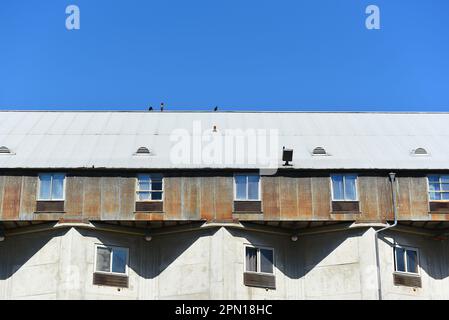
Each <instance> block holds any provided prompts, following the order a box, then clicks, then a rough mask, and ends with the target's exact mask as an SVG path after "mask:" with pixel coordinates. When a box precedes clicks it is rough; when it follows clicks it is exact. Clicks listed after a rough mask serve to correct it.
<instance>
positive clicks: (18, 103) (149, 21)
mask: <svg viewBox="0 0 449 320" xmlns="http://www.w3.org/2000/svg"><path fill="white" fill-rule="evenodd" d="M69 4H76V5H78V6H79V8H80V10H81V29H80V30H76V31H68V30H67V29H66V28H65V19H66V17H67V15H66V14H65V8H66V7H67V6H68V5H69ZM369 4H376V5H378V6H379V7H380V10H381V30H367V29H366V28H365V18H366V16H367V15H366V14H365V8H366V6H367V5H369ZM161 101H164V102H165V103H166V105H167V108H168V109H171V110H179V109H194V110H198V109H211V108H213V107H214V106H216V105H217V106H219V107H220V108H221V109H227V110H236V109H237V110H318V111H328V110H339V111H350V110H358V111H367V110H371V111H386V110H390V111H449V1H448V0H394V1H393V0H371V1H365V0H285V1H281V0H280V1H275V0H270V1H266V0H189V1H186V0H151V1H147V0H127V1H125V0H114V1H110V0H108V1H106V0H72V1H65V0H58V1H50V0H47V1H43V0H42V1H31V0H29V1H23V0H1V2H0V109H132V110H145V109H146V108H147V106H149V105H153V106H155V107H157V106H158V105H159V103H160V102H161Z"/></svg>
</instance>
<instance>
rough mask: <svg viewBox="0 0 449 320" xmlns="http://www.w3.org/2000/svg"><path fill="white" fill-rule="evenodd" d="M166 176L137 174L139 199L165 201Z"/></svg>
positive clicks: (137, 196)
mask: <svg viewBox="0 0 449 320" xmlns="http://www.w3.org/2000/svg"><path fill="white" fill-rule="evenodd" d="M163 193H164V177H163V176H162V174H139V175H137V188H136V200H137V201H163V199H164V197H163Z"/></svg>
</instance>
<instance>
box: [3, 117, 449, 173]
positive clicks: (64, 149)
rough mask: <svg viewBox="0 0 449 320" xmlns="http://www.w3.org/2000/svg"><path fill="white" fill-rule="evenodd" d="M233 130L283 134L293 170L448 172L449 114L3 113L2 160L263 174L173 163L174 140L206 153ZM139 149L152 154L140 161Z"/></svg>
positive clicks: (20, 164)
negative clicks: (419, 152)
mask: <svg viewBox="0 0 449 320" xmlns="http://www.w3.org/2000/svg"><path fill="white" fill-rule="evenodd" d="M199 126H200V127H201V131H199V130H197V131H198V132H201V134H202V135H203V136H202V138H201V134H200V137H199V136H198V132H196V133H195V135H196V136H191V135H192V134H193V133H194V132H195V130H194V128H195V127H196V128H198V127H199ZM214 127H215V129H216V130H215V131H216V132H214V130H213V128H214ZM230 129H231V130H233V129H240V130H243V131H246V130H250V131H251V130H259V131H256V132H259V134H261V132H262V133H264V130H266V132H267V133H268V131H267V130H269V129H274V130H277V132H278V135H277V138H276V139H278V140H277V144H278V145H277V148H276V150H277V151H276V152H277V154H276V162H277V165H278V166H282V163H283V162H282V161H281V157H282V147H283V146H285V147H286V148H291V149H293V150H294V153H293V162H292V165H293V168H313V169H434V170H436V169H449V114H447V113H309V112H154V111H153V112H86V111H80V112H53V111H49V112H48V111H47V112H44V111H42V112H40V111H36V112H28V111H27V112H23V111H22V112H16V111H4V112H0V147H1V146H6V147H8V148H9V149H10V150H11V151H12V154H10V155H5V154H0V168H92V167H95V168H129V169H132V168H135V169H145V168H146V169H151V168H155V169H163V168H164V169H165V168H258V167H259V166H260V165H259V164H254V163H237V161H235V162H234V163H225V161H223V162H221V163H220V162H219V161H218V162H215V163H209V162H207V161H203V160H204V159H202V158H201V159H200V160H198V159H196V160H192V161H190V162H189V163H177V162H175V161H173V152H174V149H175V148H176V144H177V143H178V144H177V148H178V149H179V147H180V146H181V145H180V144H179V141H180V140H176V141H175V140H173V134H174V133H177V132H178V133H180V134H181V135H183V136H188V137H190V141H191V142H192V145H193V141H194V140H195V139H198V138H200V139H204V140H195V141H202V142H201V148H202V150H203V152H205V151H204V149H207V147H205V146H206V145H207V141H208V139H209V138H210V137H216V136H217V135H221V136H224V135H229V134H228V132H230V131H229V130H230ZM237 134H239V133H237ZM171 138H172V139H171ZM183 141H184V142H183V145H182V146H184V147H186V149H184V150H187V149H189V150H190V151H191V157H192V159H193V157H194V156H195V155H198V154H201V152H199V151H198V148H197V147H195V146H191V145H188V146H187V142H186V141H189V140H183ZM248 141H250V140H248ZM258 141H259V140H258ZM268 141H269V140H268ZM251 144H253V142H250V143H249V145H250V146H251ZM272 145H273V144H272ZM141 146H145V147H147V148H149V149H150V150H151V152H152V155H150V156H140V155H135V152H136V150H137V149H138V148H139V147H141ZM250 146H248V145H247V146H246V149H248V148H249V147H250ZM269 147H270V146H268V148H269ZM315 147H324V148H325V149H326V151H327V152H328V153H329V154H330V155H329V156H312V151H313V149H314V148H315ZM420 147H421V148H425V149H426V150H427V151H428V152H429V155H428V156H413V155H412V150H414V149H416V148H420ZM195 148H197V149H195ZM224 150H225V151H224V152H225V153H226V152H227V151H226V150H228V149H224Z"/></svg>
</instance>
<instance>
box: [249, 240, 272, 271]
mask: <svg viewBox="0 0 449 320" xmlns="http://www.w3.org/2000/svg"><path fill="white" fill-rule="evenodd" d="M245 262H246V263H245V265H246V269H245V270H246V272H257V273H269V274H273V249H269V248H256V247H249V246H247V247H246V248H245Z"/></svg>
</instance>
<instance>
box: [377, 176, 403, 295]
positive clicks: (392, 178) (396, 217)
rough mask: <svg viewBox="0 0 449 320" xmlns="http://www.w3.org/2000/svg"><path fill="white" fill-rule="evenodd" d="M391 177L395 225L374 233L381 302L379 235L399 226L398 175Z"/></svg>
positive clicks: (378, 288)
mask: <svg viewBox="0 0 449 320" xmlns="http://www.w3.org/2000/svg"><path fill="white" fill-rule="evenodd" d="M389 176H390V184H391V193H392V196H393V214H394V223H393V224H388V222H387V226H386V227H384V228H382V229H379V230H376V232H375V233H374V243H375V246H376V267H377V290H378V294H377V296H378V298H379V300H382V280H381V276H380V258H379V233H381V232H382V231H385V230H388V229H391V228H394V227H396V225H397V224H398V211H397V206H396V192H395V186H394V182H395V180H396V173H394V172H391V173H390V174H389Z"/></svg>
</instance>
